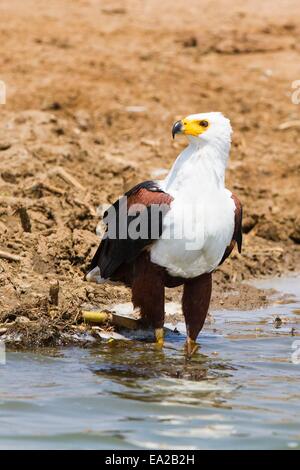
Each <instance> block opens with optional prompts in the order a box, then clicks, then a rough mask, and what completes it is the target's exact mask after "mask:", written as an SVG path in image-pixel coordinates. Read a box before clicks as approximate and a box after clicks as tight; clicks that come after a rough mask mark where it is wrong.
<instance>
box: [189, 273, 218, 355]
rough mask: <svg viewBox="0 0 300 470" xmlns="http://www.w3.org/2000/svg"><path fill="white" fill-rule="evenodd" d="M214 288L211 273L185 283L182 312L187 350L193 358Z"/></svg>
mask: <svg viewBox="0 0 300 470" xmlns="http://www.w3.org/2000/svg"><path fill="white" fill-rule="evenodd" d="M211 288H212V275H211V273H208V274H202V275H201V276H198V277H196V278H194V279H189V280H187V281H186V282H185V283H184V288H183V297H182V310H183V314H184V318H185V323H186V331H187V341H186V350H187V354H188V356H191V355H192V354H193V353H194V352H195V351H196V350H197V349H198V346H197V344H196V339H197V336H198V334H199V332H200V331H201V329H202V327H203V325H204V322H205V318H206V315H207V312H208V307H209V302H210V297H211Z"/></svg>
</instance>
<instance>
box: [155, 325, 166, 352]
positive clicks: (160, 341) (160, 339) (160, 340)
mask: <svg viewBox="0 0 300 470" xmlns="http://www.w3.org/2000/svg"><path fill="white" fill-rule="evenodd" d="M155 340H156V345H157V346H159V347H160V348H162V347H163V345H164V329H163V328H155Z"/></svg>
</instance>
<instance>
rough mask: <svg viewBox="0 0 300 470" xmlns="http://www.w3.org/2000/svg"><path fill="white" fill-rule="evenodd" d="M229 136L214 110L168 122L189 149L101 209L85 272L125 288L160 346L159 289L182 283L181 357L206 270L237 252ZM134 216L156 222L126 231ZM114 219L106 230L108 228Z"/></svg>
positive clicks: (204, 292) (199, 322)
mask: <svg viewBox="0 0 300 470" xmlns="http://www.w3.org/2000/svg"><path fill="white" fill-rule="evenodd" d="M231 133H232V129H231V125H230V121H229V120H228V119H226V118H225V117H224V116H223V114H222V113H219V112H211V113H201V114H192V115H190V116H187V117H186V118H185V119H182V120H180V121H177V122H175V124H174V125H173V128H172V135H173V137H174V136H175V135H176V134H184V135H186V136H187V138H188V140H189V144H188V146H187V147H186V148H185V149H184V150H183V151H182V152H181V153H180V154H179V156H178V157H177V159H176V161H175V163H174V164H173V166H172V168H171V170H170V171H169V173H168V175H167V177H166V178H165V179H164V180H160V181H152V180H151V181H145V182H142V183H140V184H138V185H136V186H135V187H134V188H132V189H131V190H129V191H128V192H127V193H125V195H124V196H123V197H122V198H120V199H119V200H118V201H116V202H115V203H114V204H113V205H112V206H111V207H110V209H109V210H108V211H106V212H105V214H104V215H105V218H106V233H105V234H104V237H103V239H102V241H101V243H100V246H99V248H98V250H97V252H96V254H95V256H94V258H93V260H92V264H91V268H90V271H89V273H88V274H87V280H88V281H94V282H97V283H103V282H107V281H117V282H121V283H123V284H125V285H126V286H129V287H131V289H132V302H133V305H134V307H136V308H139V309H140V314H141V318H142V319H143V320H144V321H145V323H146V324H148V325H149V326H152V327H153V328H154V330H155V337H156V341H157V342H158V344H160V345H161V346H162V345H163V325H164V315H165V287H176V286H179V285H183V296H182V309H183V315H184V318H185V323H186V330H187V341H186V349H187V353H188V355H191V354H193V352H194V351H195V350H196V349H197V344H196V339H197V336H198V334H199V332H200V330H201V329H202V327H203V324H204V321H205V318H206V315H207V312H208V307H209V303H210V298H211V290H212V273H213V272H214V271H215V269H216V268H217V267H218V266H220V264H222V263H223V262H224V260H225V259H226V258H227V257H228V256H229V255H230V253H231V252H232V250H233V248H234V246H235V244H237V247H238V250H239V252H241V246H242V206H241V203H240V201H239V200H238V198H237V197H236V196H235V195H234V194H233V193H232V192H231V191H229V190H228V189H226V188H225V169H226V165H227V161H228V157H229V152H230V145H231ZM154 208H159V209H160V208H164V210H162V211H161V212H160V211H158V212H155V211H153V209H154ZM110 212H111V214H110ZM121 213H122V216H121V217H120V214H121ZM157 214H158V215H157ZM141 216H143V217H142V218H141V219H139V221H142V222H141V223H140V225H141V224H142V223H145V222H147V223H148V224H150V225H151V226H152V225H154V226H155V227H158V230H157V233H156V234H153V233H152V231H150V230H146V234H145V231H144V234H143V236H142V234H141V233H139V232H138V233H137V234H136V233H135V232H134V233H132V230H131V231H130V230H129V229H130V225H131V224H133V223H136V221H137V218H138V217H141ZM117 218H119V221H118V222H117V223H115V221H114V224H115V225H114V226H115V227H117V228H116V230H115V232H114V233H113V234H111V233H110V230H109V225H110V224H112V222H113V219H117ZM137 225H138V224H135V228H137ZM124 227H125V236H124V230H123V235H122V236H121V234H120V232H121V228H122V229H124ZM139 228H141V227H140V226H139ZM191 234H192V235H191Z"/></svg>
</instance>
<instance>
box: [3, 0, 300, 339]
mask: <svg viewBox="0 0 300 470" xmlns="http://www.w3.org/2000/svg"><path fill="white" fill-rule="evenodd" d="M29 3H30V4H31V6H32V7H33V8H32V9H31V8H28V2H27V5H26V7H25V5H24V4H23V2H21V1H20V0H13V1H10V2H7V1H5V2H3V4H4V5H3V6H5V10H4V11H3V23H2V26H1V31H0V35H1V37H2V36H3V37H5V38H6V40H5V41H1V44H2V45H1V46H0V47H1V55H0V64H1V74H2V73H3V75H1V76H0V79H1V80H4V81H5V82H6V83H7V89H8V94H7V104H6V105H5V106H1V115H0V324H1V325H0V334H1V331H2V332H4V331H9V332H10V333H11V332H13V333H19V332H25V334H24V335H22V338H24V340H23V341H24V344H28V345H31V346H32V345H36V344H42V345H46V344H53V343H58V342H61V341H67V340H68V337H65V336H63V334H64V333H66V334H67V335H68V334H69V333H70V332H72V331H74V327H75V330H76V328H77V327H81V322H82V319H81V315H80V309H81V306H82V305H90V306H91V305H93V306H97V307H100V308H106V307H107V306H109V305H111V303H118V302H126V301H128V300H129V298H130V295H129V292H128V290H126V289H125V288H122V287H110V286H104V287H102V286H101V287H97V286H92V285H88V284H87V283H86V282H85V281H84V274H85V272H86V269H87V267H88V264H89V261H90V259H91V257H92V255H93V253H94V251H95V249H96V246H97V243H98V237H97V235H96V227H97V224H98V223H99V214H98V212H97V208H98V206H99V205H101V204H105V203H110V202H113V201H114V200H115V199H116V198H117V197H118V196H119V195H120V194H122V193H123V191H124V190H126V189H128V187H130V186H131V185H133V184H134V183H136V182H137V181H139V180H143V179H148V178H149V177H150V178H151V177H152V178H153V177H157V178H159V177H160V176H161V175H163V174H164V172H165V171H166V170H167V169H168V168H169V167H170V165H171V163H172V161H173V160H174V158H175V157H176V156H177V154H178V153H179V152H180V150H181V149H182V147H183V146H184V145H185V142H184V140H183V139H182V140H177V141H175V142H172V141H171V136H170V129H171V125H172V123H173V122H174V121H175V120H176V119H177V118H178V117H181V116H185V115H187V114H189V113H191V112H200V111H206V110H220V111H222V112H223V113H224V114H226V115H227V116H228V117H229V118H230V119H231V121H232V125H233V128H234V137H233V146H232V153H231V160H230V164H229V168H228V172H227V186H228V187H229V188H230V189H232V190H233V191H234V192H236V193H237V194H238V196H239V198H240V199H241V201H242V203H243V206H244V214H245V217H244V247H243V253H242V255H238V254H237V253H235V254H234V256H232V257H231V258H230V260H229V261H227V262H226V263H225V264H224V265H223V266H222V267H221V268H220V270H219V271H218V272H217V273H216V275H215V283H214V294H213V302H212V307H211V308H212V309H214V308H220V307H221V308H222V307H224V308H237V307H238V308H240V309H243V308H250V307H257V306H260V305H264V304H265V303H266V302H267V299H266V293H265V292H261V291H258V290H256V289H255V288H253V287H249V286H246V285H245V284H244V283H243V281H245V280H247V279H253V278H258V277H262V276H275V275H280V274H281V273H283V272H286V271H295V270H296V271H297V270H299V259H300V248H299V243H300V219H299V210H298V208H299V204H300V195H299V182H300V176H299V170H300V168H299V156H298V149H299V142H300V141H299V127H298V125H297V121H299V116H300V115H299V106H297V105H295V104H293V103H292V101H291V97H290V92H291V83H292V82H293V81H294V80H296V79H299V77H300V65H299V61H298V60H297V59H298V54H299V43H298V41H297V38H298V36H299V32H300V30H299V25H298V24H296V23H295V21H294V18H295V17H297V14H298V10H299V5H298V4H297V3H296V2H293V1H290V2H289V3H290V5H289V8H286V9H285V10H284V14H283V12H282V11H281V9H280V10H278V9H277V7H276V6H274V5H273V4H272V3H271V2H265V4H266V5H267V4H268V3H269V6H268V8H266V9H264V8H261V6H260V4H259V3H258V2H257V6H258V5H259V8H255V12H256V14H255V15H253V8H254V7H255V4H256V2H251V6H250V5H248V6H242V5H240V6H238V5H237V4H236V2H234V3H233V2H232V7H231V8H228V2H226V5H227V6H226V8H225V6H224V5H223V3H222V2H218V3H219V8H218V11H220V16H219V17H218V16H216V15H215V13H214V11H212V10H211V8H210V7H209V2H207V5H206V7H207V8H206V9H205V11H206V14H205V15H198V14H196V13H197V8H198V2H196V0H195V1H192V2H190V3H189V9H190V10H189V11H188V9H187V8H186V6H185V8H183V6H184V4H183V3H182V5H180V4H181V2H178V3H177V4H176V8H175V7H174V5H173V2H172V8H170V5H171V3H170V2H169V1H167V2H164V6H163V8H159V9H158V8H156V6H157V5H156V4H157V2H156V0H155V1H153V2H152V3H151V5H150V6H149V7H148V10H147V15H146V14H145V12H144V11H143V10H142V9H140V8H138V5H136V3H135V2H134V1H131V0H128V1H126V2H123V3H124V5H125V6H124V7H123V8H122V9H121V10H120V8H118V5H117V4H116V5H117V6H116V7H115V8H109V9H103V8H98V6H97V5H96V3H95V2H83V1H78V2H76V5H75V4H73V5H70V4H69V2H58V1H57V2H56V1H54V2H52V3H53V7H52V9H51V12H49V7H48V6H47V7H46V6H45V5H43V4H42V2H40V1H38V0H30V2H29ZM205 3H206V2H204V4H205ZM204 4H203V5H204ZM37 6H38V7H39V11H40V14H39V15H36V16H35V15H32V11H35V8H34V7H37ZM204 6H205V5H204ZM271 6H272V8H271ZM174 8H175V9H174ZM202 8H203V7H202ZM158 11H159V14H158ZM169 11H174V15H175V16H174V18H173V20H174V21H172V22H170V18H169ZM29 12H30V13H29ZM193 12H194V13H195V15H194V14H193ZM258 12H259V13H258ZM62 13H65V15H63V17H64V18H68V20H64V21H63V22H61V15H62ZM221 13H222V15H221ZM223 13H224V14H223ZM29 15H30V16H29ZM199 31H201V34H200V33H199ZM214 31H217V33H215V32H214ZM21 38H22V40H21ZM4 43H5V47H4ZM124 44H127V45H128V47H127V48H126V51H124ZM2 71H3V72H2ZM45 71H47V73H45ZM254 91H255V92H254ZM286 123H287V124H286ZM289 123H292V124H289ZM295 123H296V124H295ZM56 282H59V298H58V305H56V300H55V299H54V298H53V296H51V295H50V294H49V291H50V289H51V286H53V285H55V283H56ZM179 295H180V293H179V292H178V291H177V290H173V291H171V290H168V292H167V299H168V300H169V301H172V300H178V298H179ZM2 334H4V333H2Z"/></svg>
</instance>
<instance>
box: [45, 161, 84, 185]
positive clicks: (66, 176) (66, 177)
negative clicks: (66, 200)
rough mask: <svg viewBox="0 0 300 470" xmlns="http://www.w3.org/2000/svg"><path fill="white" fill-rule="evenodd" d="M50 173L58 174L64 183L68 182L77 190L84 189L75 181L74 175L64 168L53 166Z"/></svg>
mask: <svg viewBox="0 0 300 470" xmlns="http://www.w3.org/2000/svg"><path fill="white" fill-rule="evenodd" d="M51 173H54V174H56V175H58V176H60V177H61V178H62V179H63V180H64V181H65V182H66V183H69V184H70V185H71V186H73V187H74V188H76V189H78V190H79V191H85V188H84V187H83V186H82V185H81V184H80V183H79V181H77V179H76V178H74V176H72V175H70V173H68V172H67V171H66V170H65V169H64V168H61V167H59V166H58V167H55V168H54V169H53V170H52V172H51Z"/></svg>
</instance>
